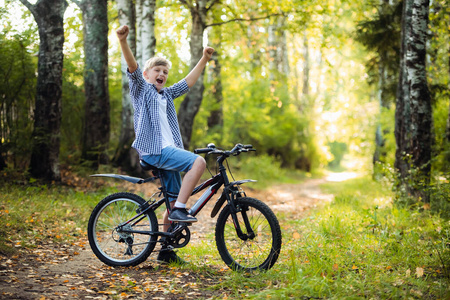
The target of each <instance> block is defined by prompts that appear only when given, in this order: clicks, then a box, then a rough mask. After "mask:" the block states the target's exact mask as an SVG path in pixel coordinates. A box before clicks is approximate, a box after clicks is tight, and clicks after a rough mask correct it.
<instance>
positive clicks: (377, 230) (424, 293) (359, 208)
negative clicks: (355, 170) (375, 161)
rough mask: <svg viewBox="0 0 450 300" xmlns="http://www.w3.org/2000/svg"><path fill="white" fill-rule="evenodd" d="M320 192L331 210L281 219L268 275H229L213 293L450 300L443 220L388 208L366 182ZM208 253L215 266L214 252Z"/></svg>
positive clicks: (449, 232) (449, 236)
mask: <svg viewBox="0 0 450 300" xmlns="http://www.w3.org/2000/svg"><path fill="white" fill-rule="evenodd" d="M323 190H325V191H326V192H328V193H333V194H335V195H336V197H335V200H334V201H333V202H332V203H330V204H329V205H326V206H323V207H319V208H318V209H317V210H315V211H311V212H309V214H308V215H305V216H304V217H303V218H302V219H298V220H292V219H290V218H289V216H279V217H280V223H281V226H282V230H283V243H284V245H283V249H282V253H281V255H280V258H279V261H278V262H277V264H276V265H275V266H274V267H273V268H272V269H271V270H269V271H268V272H262V273H258V274H250V275H249V274H242V273H233V272H227V273H225V277H224V278H225V281H223V282H220V283H217V285H216V288H219V287H220V288H223V286H227V287H229V289H231V290H232V291H234V294H233V295H234V297H235V298H242V297H244V298H253V299H262V298H268V299H449V298H450V288H449V286H450V280H449V279H450V249H449V248H450V223H449V222H448V220H444V219H441V218H439V217H437V216H434V215H431V214H429V213H427V212H418V211H414V210H408V209H399V208H395V207H393V206H392V205H391V202H392V200H391V199H392V196H393V195H392V194H391V192H390V191H389V190H388V189H386V188H384V187H383V186H382V185H381V184H379V183H377V182H374V181H372V180H371V179H369V178H358V179H353V180H349V181H347V182H340V183H328V184H326V185H324V186H323ZM204 248H207V249H214V245H208V244H207V245H201V246H197V248H192V247H188V248H186V249H189V250H188V251H189V255H190V256H191V257H193V258H194V257H204V256H203V255H204V253H203V251H204V250H203V249H204ZM208 255H209V259H208V261H216V262H218V263H219V264H220V258H219V257H218V254H217V250H215V249H214V250H212V251H209V252H208ZM200 259H201V258H200ZM199 263H200V264H201V261H199Z"/></svg>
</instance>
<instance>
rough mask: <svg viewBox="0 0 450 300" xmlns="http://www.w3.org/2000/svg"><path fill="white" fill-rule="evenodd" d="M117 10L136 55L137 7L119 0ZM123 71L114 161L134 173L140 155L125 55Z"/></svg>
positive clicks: (129, 0) (126, 0) (120, 22)
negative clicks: (136, 149) (136, 145)
mask: <svg viewBox="0 0 450 300" xmlns="http://www.w3.org/2000/svg"><path fill="white" fill-rule="evenodd" d="M117 12H118V17H119V24H120V26H122V25H128V27H129V28H130V32H129V34H128V37H127V40H128V45H130V48H131V51H132V52H133V55H136V8H135V5H134V2H133V1H132V0H118V1H117ZM121 72H122V114H121V119H122V123H121V127H120V137H119V144H118V146H117V149H116V153H115V155H114V159H113V162H114V164H115V165H116V166H121V167H122V169H123V170H124V171H127V172H130V173H134V172H136V170H138V169H139V168H138V162H139V156H138V154H137V152H136V151H132V150H131V144H132V143H133V140H134V127H133V104H132V103H131V98H130V88H129V82H128V77H127V63H126V61H125V58H124V56H123V55H122V58H121Z"/></svg>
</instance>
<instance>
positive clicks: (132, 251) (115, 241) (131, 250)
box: [88, 193, 158, 267]
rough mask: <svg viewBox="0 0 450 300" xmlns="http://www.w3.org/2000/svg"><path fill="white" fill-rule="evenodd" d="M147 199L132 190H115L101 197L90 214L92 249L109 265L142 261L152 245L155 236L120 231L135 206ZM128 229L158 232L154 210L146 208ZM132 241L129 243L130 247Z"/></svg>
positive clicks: (131, 264) (89, 230)
mask: <svg viewBox="0 0 450 300" xmlns="http://www.w3.org/2000/svg"><path fill="white" fill-rule="evenodd" d="M145 202H146V201H145V200H144V199H142V198H141V197H139V196H138V195H135V194H131V193H115V194H112V195H109V196H107V197H106V198H104V199H103V200H101V201H100V202H99V203H98V204H97V206H96V207H95V208H94V210H93V211H92V213H91V216H90V218H89V223H88V239H89V245H90V246H91V249H92V251H93V252H94V254H95V255H96V256H97V258H98V259H100V260H101V261H102V262H104V263H105V264H107V265H109V266H113V267H119V266H136V265H138V264H140V263H142V262H143V261H145V260H146V259H147V258H148V256H149V255H150V253H152V251H153V250H154V248H155V245H156V242H157V236H156V235H144V234H133V233H123V232H122V233H119V232H118V231H117V230H116V228H117V226H118V225H119V224H122V223H123V222H125V221H127V220H129V219H130V218H132V217H133V216H135V215H136V214H137V213H136V209H137V208H138V207H139V206H140V205H142V204H144V203H145ZM143 217H144V218H143V219H142V220H140V221H139V222H138V223H137V224H134V225H135V226H134V227H132V226H131V225H130V229H135V230H143V231H158V219H157V218H156V215H155V212H154V211H152V210H149V211H148V212H146V214H145V215H144V216H143ZM130 244H131V246H130Z"/></svg>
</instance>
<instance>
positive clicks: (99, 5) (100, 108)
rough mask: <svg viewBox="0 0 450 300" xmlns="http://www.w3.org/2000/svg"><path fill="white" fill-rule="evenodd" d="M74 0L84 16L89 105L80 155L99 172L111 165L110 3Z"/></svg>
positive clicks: (86, 90)
mask: <svg viewBox="0 0 450 300" xmlns="http://www.w3.org/2000/svg"><path fill="white" fill-rule="evenodd" d="M73 1H74V3H76V4H77V5H78V6H79V7H80V9H81V11H82V14H83V35H84V55H85V72H84V90H85V96H86V103H85V116H84V125H83V135H82V142H81V144H82V154H81V155H82V158H83V159H84V160H86V161H88V162H90V163H91V166H92V167H93V168H94V169H96V168H98V165H99V164H100V163H107V162H108V157H107V154H106V150H107V148H108V144H109V136H110V117H109V108H110V105H109V90H108V10H107V0H83V1H76V0H73Z"/></svg>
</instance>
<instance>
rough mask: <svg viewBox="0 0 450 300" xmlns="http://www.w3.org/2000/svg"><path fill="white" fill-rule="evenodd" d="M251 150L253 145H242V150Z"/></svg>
mask: <svg viewBox="0 0 450 300" xmlns="http://www.w3.org/2000/svg"><path fill="white" fill-rule="evenodd" d="M250 148H253V145H244V149H250Z"/></svg>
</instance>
